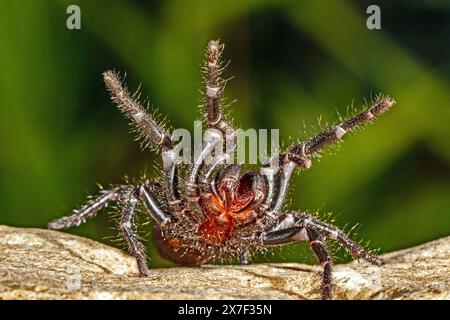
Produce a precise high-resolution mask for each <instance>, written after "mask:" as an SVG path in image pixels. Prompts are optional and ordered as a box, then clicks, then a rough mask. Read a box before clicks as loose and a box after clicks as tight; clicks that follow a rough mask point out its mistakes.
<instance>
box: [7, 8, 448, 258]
mask: <svg viewBox="0 0 450 320" xmlns="http://www.w3.org/2000/svg"><path fill="white" fill-rule="evenodd" d="M70 4H77V5H79V6H80V8H81V25H82V29H81V30H68V29H67V28H66V19H67V17H68V14H66V8H67V6H68V5H70ZM370 4H378V5H379V6H380V7H381V25H382V29H381V30H368V29H367V28H366V18H367V16H368V15H367V14H366V8H367V6H368V5H370ZM0 37H1V41H0V147H1V151H0V224H7V225H13V226H24V227H45V225H46V223H47V222H48V221H49V220H52V219H54V218H56V217H59V216H61V215H64V214H68V213H69V212H70V210H71V209H72V208H73V207H75V206H77V205H78V204H80V203H81V202H82V200H83V199H85V196H86V195H87V194H89V193H95V192H96V191H97V187H96V182H100V183H102V184H104V185H108V184H110V183H120V182H121V181H122V177H123V175H125V174H128V175H129V176H130V177H137V176H139V174H140V173H141V172H142V170H143V169H144V168H146V167H147V168H148V170H149V171H150V174H152V173H151V172H152V170H153V164H154V163H155V162H156V161H158V160H159V157H157V156H155V155H153V154H152V153H151V152H149V151H140V149H139V145H138V144H137V143H135V142H134V141H133V138H134V137H133V136H132V135H130V134H129V131H130V129H129V127H128V125H127V121H126V120H124V119H123V118H122V116H121V115H120V114H119V112H118V111H117V110H116V109H115V107H114V106H113V104H112V103H111V102H110V100H109V97H108V95H107V93H106V91H105V90H104V87H103V83H102V81H101V73H102V72H103V71H104V70H106V69H111V68H114V69H116V70H118V71H126V72H127V81H128V84H129V87H130V88H135V87H137V86H138V84H139V83H141V82H142V87H141V89H142V92H143V93H144V95H148V96H149V98H150V101H151V103H152V105H153V106H155V107H157V108H158V109H159V110H160V113H161V114H163V115H167V117H168V119H169V120H170V124H171V125H172V126H173V127H176V128H189V129H190V128H192V127H193V121H194V120H196V119H198V118H199V114H198V113H197V111H198V108H197V106H198V105H199V101H200V93H199V89H200V86H201V84H200V81H201V76H200V73H199V65H200V63H201V61H202V58H203V50H204V47H205V45H206V44H207V42H208V40H209V39H215V38H220V39H221V40H222V41H223V42H225V43H226V48H225V54H224V55H225V59H231V65H230V67H229V68H228V69H227V71H226V73H225V75H226V76H230V77H231V76H235V78H234V79H233V80H232V81H230V82H229V83H228V85H227V92H226V96H227V97H228V98H229V99H230V100H233V99H237V100H238V101H237V102H236V103H234V104H233V106H232V109H231V110H230V111H231V114H232V115H233V117H234V119H235V122H236V124H237V125H239V126H240V127H242V128H244V129H246V128H279V129H280V135H281V138H283V139H284V140H287V141H289V140H288V139H289V137H299V136H301V135H303V132H304V129H305V128H306V131H307V132H308V133H312V132H314V130H313V129H311V126H316V127H317V118H318V117H319V116H321V117H322V123H325V122H326V121H328V122H333V121H334V120H336V119H337V113H336V111H340V112H341V113H344V114H345V112H346V108H347V106H348V105H349V104H351V103H352V102H353V103H354V105H355V106H359V105H361V104H362V103H363V102H364V100H363V98H368V99H370V97H371V95H374V94H375V93H378V92H384V93H387V94H390V95H391V96H392V97H394V98H395V99H396V101H397V105H396V106H395V108H394V109H393V110H392V112H390V113H389V114H388V115H386V116H385V117H383V118H382V119H380V120H379V121H377V122H376V123H375V124H374V125H373V126H370V127H369V128H367V129H366V130H362V131H360V132H359V133H358V134H357V135H353V136H349V137H347V139H346V142H345V143H343V144H342V145H341V147H340V148H339V150H333V152H329V153H328V154H327V155H326V156H325V157H324V158H322V159H321V160H320V162H317V161H316V162H315V163H314V164H313V167H312V169H311V170H310V171H308V172H302V173H300V174H298V175H296V176H295V179H294V186H295V188H294V189H293V190H292V192H291V199H292V201H291V202H292V203H291V205H290V207H291V208H297V209H310V210H317V209H318V210H319V211H320V212H322V213H323V214H324V215H325V213H327V212H330V211H331V212H333V215H334V216H335V217H337V221H336V224H337V225H338V226H341V227H343V226H344V225H346V224H349V225H354V224H356V223H361V224H362V227H361V228H359V230H358V235H357V238H358V239H364V240H369V239H370V240H371V241H372V243H371V245H370V247H372V248H381V250H382V251H391V250H396V249H400V248H404V247H408V246H412V245H415V244H419V243H422V242H425V241H428V240H432V239H436V238H438V237H441V236H445V235H448V234H449V231H450V213H449V207H450V197H449V196H450V192H449V191H450V185H449V177H450V170H449V163H450V142H449V133H450V129H449V120H450V105H449V101H450V99H449V98H450V90H449V89H450V85H449V81H450V42H449V39H450V3H449V2H448V1H444V0H442V1H431V0H430V1H414V2H413V1H408V0H404V1H370V2H369V1H317V0H314V1H280V0H252V1H158V2H147V1H56V0H55V1H31V0H30V1H26V0H23V1H15V0H7V1H2V4H1V9H0ZM304 124H305V125H304ZM334 151H338V152H334ZM68 232H72V233H75V234H80V235H84V236H87V237H90V238H94V239H98V240H100V241H102V242H105V243H109V244H113V245H114V239H116V234H117V232H116V230H115V228H114V222H112V221H111V220H110V219H109V216H108V215H107V214H104V215H99V216H98V217H97V218H96V219H94V220H91V221H90V222H89V223H87V224H86V225H84V226H82V227H80V228H78V229H73V230H70V231H68ZM149 250H150V256H151V257H152V259H153V260H154V263H153V266H166V265H168V264H167V263H166V262H164V261H162V260H161V259H160V258H159V257H158V256H157V253H156V252H155V250H154V248H153V247H152V246H151V241H149ZM305 250H306V247H305V246H304V245H302V244H298V245H294V246H291V247H289V248H286V249H284V250H282V251H281V252H279V251H276V252H275V253H274V254H273V255H267V256H265V257H260V258H259V259H258V261H267V260H271V261H308V262H311V261H312V260H311V256H310V255H305V252H306V251H305ZM338 257H340V258H341V259H339V260H341V261H342V260H345V259H348V258H346V257H342V255H338Z"/></svg>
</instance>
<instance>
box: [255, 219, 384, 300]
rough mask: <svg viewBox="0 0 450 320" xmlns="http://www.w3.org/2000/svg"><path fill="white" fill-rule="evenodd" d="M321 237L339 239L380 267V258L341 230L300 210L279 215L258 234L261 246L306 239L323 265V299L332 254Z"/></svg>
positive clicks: (328, 292) (356, 254)
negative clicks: (269, 226)
mask: <svg viewBox="0 0 450 320" xmlns="http://www.w3.org/2000/svg"><path fill="white" fill-rule="evenodd" d="M323 238H329V239H332V240H337V241H339V242H340V243H341V244H342V245H344V246H345V248H346V249H347V250H348V251H349V252H350V253H351V254H352V255H353V256H354V257H356V258H362V259H364V260H367V261H369V262H370V263H372V264H374V265H377V266H381V265H382V264H383V261H382V260H381V259H380V258H379V257H377V256H375V255H373V254H371V253H369V252H367V251H366V250H364V249H363V248H361V247H360V246H359V245H358V244H356V243H355V242H353V241H352V240H351V239H350V238H348V236H347V235H346V234H345V233H344V232H343V231H341V230H339V229H337V228H335V227H333V226H331V225H329V224H326V223H324V222H321V221H319V220H317V219H316V218H314V217H313V216H311V215H310V214H307V213H303V212H294V213H288V214H286V215H284V216H282V217H280V218H279V220H278V221H277V222H276V224H274V226H273V227H272V229H271V230H270V231H268V232H263V233H262V234H261V235H260V240H261V244H262V245H266V246H272V245H284V244H289V243H293V242H298V241H309V243H310V246H311V249H312V250H313V252H314V254H315V256H316V257H317V259H318V260H319V262H320V264H321V265H322V267H323V280H322V298H323V299H329V298H330V297H331V286H332V284H331V257H330V255H329V253H328V251H327V249H326V247H325V244H324V242H323Z"/></svg>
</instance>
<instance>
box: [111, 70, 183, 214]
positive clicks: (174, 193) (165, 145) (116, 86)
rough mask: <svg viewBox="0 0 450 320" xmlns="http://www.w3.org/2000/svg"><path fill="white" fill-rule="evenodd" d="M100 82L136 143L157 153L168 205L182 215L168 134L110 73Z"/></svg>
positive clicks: (176, 175)
mask: <svg viewBox="0 0 450 320" xmlns="http://www.w3.org/2000/svg"><path fill="white" fill-rule="evenodd" d="M103 80H104V82H105V85H106V88H107V89H108V91H109V93H110V94H111V99H112V100H113V101H114V102H115V103H116V104H117V107H118V108H119V110H120V111H121V112H122V113H123V114H125V116H126V117H127V118H128V119H130V120H131V122H132V124H133V126H134V128H135V129H136V131H137V133H138V139H140V140H142V146H143V147H144V148H145V147H147V146H149V145H152V146H153V147H155V148H156V149H159V150H160V151H161V157H162V162H163V169H164V176H165V189H166V194H167V199H168V202H169V205H170V206H171V207H172V208H173V209H174V211H175V212H177V213H181V212H183V208H182V206H181V199H180V194H179V190H178V168H177V163H176V157H175V152H174V151H173V143H172V140H171V138H170V136H169V134H168V133H167V132H166V130H165V129H164V127H163V126H162V124H160V123H157V121H156V120H155V119H154V117H153V116H151V115H150V114H148V112H147V111H146V109H145V108H144V107H143V106H141V104H140V103H139V101H138V98H137V97H135V95H133V96H131V95H130V94H129V93H128V90H127V89H126V88H125V87H124V86H123V85H122V81H121V80H120V78H119V75H118V74H116V73H115V72H113V71H106V72H105V73H103Z"/></svg>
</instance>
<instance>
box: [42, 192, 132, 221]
mask: <svg viewBox="0 0 450 320" xmlns="http://www.w3.org/2000/svg"><path fill="white" fill-rule="evenodd" d="M124 191H125V189H124V188H123V187H117V188H114V189H110V190H102V191H101V193H100V195H99V196H97V197H95V198H93V199H91V200H89V201H88V202H87V203H86V204H85V205H83V206H82V207H81V208H80V209H77V210H74V211H73V214H72V215H70V216H67V217H63V218H60V219H56V220H54V221H52V222H50V223H49V224H48V225H47V227H48V228H49V229H52V230H62V229H68V228H72V227H77V226H79V225H80V224H82V223H85V222H86V221H87V220H88V219H90V218H93V217H95V216H96V215H97V213H98V212H99V211H100V210H102V209H104V208H106V207H107V206H108V204H110V203H112V202H116V201H118V200H119V199H120V197H121V195H122V194H123V192H124Z"/></svg>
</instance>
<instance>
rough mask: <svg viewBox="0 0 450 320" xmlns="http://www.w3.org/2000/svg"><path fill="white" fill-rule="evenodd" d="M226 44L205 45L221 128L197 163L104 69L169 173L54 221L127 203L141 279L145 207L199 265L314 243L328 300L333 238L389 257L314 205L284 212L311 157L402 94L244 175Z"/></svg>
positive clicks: (211, 108)
mask: <svg viewBox="0 0 450 320" xmlns="http://www.w3.org/2000/svg"><path fill="white" fill-rule="evenodd" d="M222 50H223V45H222V44H220V43H219V42H218V41H210V42H209V44H208V46H207V49H206V55H205V56H206V57H205V62H204V65H203V73H204V88H203V93H204V97H203V102H204V103H203V104H204V120H205V121H204V122H205V124H206V126H207V127H208V128H209V129H212V130H208V131H207V132H206V134H205V135H204V139H203V146H202V150H201V152H200V154H199V156H198V157H197V158H196V159H195V161H194V164H193V165H191V166H184V165H183V164H181V163H179V162H178V161H177V159H176V154H175V151H174V141H172V138H171V135H169V133H168V132H167V131H166V129H165V128H164V126H163V125H162V124H160V123H158V122H157V121H156V120H155V118H154V117H153V116H152V115H150V114H149V113H148V112H147V109H146V108H144V107H143V106H142V105H141V104H140V103H139V101H138V99H136V97H135V96H134V95H130V94H129V93H128V91H127V89H126V88H125V87H124V86H123V84H122V81H121V80H120V78H119V76H118V74H116V73H115V72H113V71H106V72H105V73H104V74H103V80H104V82H105V84H106V87H107V89H108V91H109V93H110V94H111V97H112V100H113V101H114V102H115V103H116V104H117V106H118V108H119V110H120V111H122V112H123V113H124V115H125V116H126V117H127V118H128V119H130V121H131V123H132V125H133V127H134V128H135V129H136V131H137V133H138V136H139V138H140V139H141V140H142V141H143V144H144V147H147V146H153V147H154V149H156V150H158V151H159V152H160V154H161V158H162V167H163V170H162V175H161V177H159V178H158V179H157V180H154V181H149V180H147V179H141V180H142V181H141V182H139V183H136V184H129V183H126V184H123V185H117V186H112V187H111V188H110V189H108V190H102V191H101V192H100V194H99V195H98V196H96V197H93V198H92V199H91V200H89V201H88V202H87V203H86V204H85V205H84V206H82V207H81V208H80V209H78V210H75V211H74V212H73V214H72V215H70V216H67V217H63V218H61V219H58V220H55V221H53V222H51V223H49V225H48V227H49V228H50V229H66V228H70V227H73V226H78V225H80V224H81V223H84V222H86V220H87V219H89V218H92V217H94V216H95V215H96V214H97V213H98V212H99V211H100V210H102V209H104V208H105V207H106V206H108V204H110V203H113V202H115V203H118V204H119V208H120V213H121V218H120V220H119V230H120V233H121V235H122V236H123V237H124V239H125V240H126V243H127V245H128V247H129V250H130V253H131V254H132V255H133V256H134V257H135V258H136V260H137V264H138V267H139V271H140V275H141V276H148V274H149V271H148V266H147V257H146V253H145V249H144V246H143V245H142V243H141V241H140V239H139V237H138V233H137V230H136V225H135V222H136V219H135V218H136V214H137V213H138V212H145V213H146V214H148V215H149V216H150V217H151V218H152V219H153V220H154V222H155V224H154V232H153V234H154V241H155V244H156V246H157V247H158V249H159V252H160V254H161V255H162V256H163V257H165V258H167V259H169V260H171V261H173V262H175V263H177V264H179V265H185V266H199V265H202V264H204V263H207V262H208V261H211V260H213V259H219V260H224V261H228V260H229V259H230V258H232V257H240V259H241V263H248V262H249V257H250V253H251V252H254V251H255V250H258V249H262V248H266V247H268V246H280V245H285V244H290V243H294V242H298V241H307V242H309V244H310V246H311V249H312V251H313V252H314V254H315V256H316V257H317V260H318V261H319V262H320V264H321V265H322V267H323V281H322V287H321V295H322V298H323V299H329V298H331V293H332V290H331V287H332V277H331V267H332V259H331V256H330V254H329V253H328V251H327V248H326V245H325V240H326V239H331V240H336V241H338V242H339V243H340V244H341V245H343V246H344V247H345V248H346V249H347V250H348V251H349V252H350V253H351V254H352V255H353V256H354V257H355V258H362V259H364V260H367V261H369V262H370V263H372V264H375V265H378V266H380V265H382V263H383V262H382V261H381V259H380V258H378V257H377V256H375V255H373V254H371V253H369V252H368V251H366V250H364V249H363V248H362V247H360V246H359V245H358V244H356V243H355V242H353V241H352V240H351V239H350V238H349V237H348V236H347V235H346V234H345V233H344V232H342V231H341V230H339V229H337V228H336V227H334V226H332V225H330V224H328V223H325V222H322V221H320V220H319V219H318V218H317V217H316V216H315V215H313V214H311V213H308V212H305V211H293V212H285V211H283V209H284V204H285V200H286V195H287V192H288V189H289V181H290V179H291V176H292V174H293V172H294V171H295V170H296V169H300V170H307V169H309V168H310V167H311V163H312V159H313V158H314V157H316V156H318V155H319V153H320V152H321V151H322V150H323V149H324V148H325V147H327V146H329V145H330V144H333V143H336V142H339V141H340V140H341V139H342V138H343V137H344V136H345V135H346V134H347V133H348V132H351V131H354V129H356V128H358V127H361V126H363V125H366V124H368V123H371V122H372V121H373V120H374V119H375V118H376V117H377V116H378V115H380V114H382V113H384V112H386V111H388V110H389V109H390V108H391V107H392V106H393V105H394V103H395V101H394V100H393V99H391V98H389V97H384V96H379V97H378V98H377V99H376V101H374V102H373V103H372V104H371V105H368V106H366V107H365V108H363V110H362V111H361V112H359V113H357V114H355V115H353V116H352V117H349V118H348V119H341V120H340V122H339V123H336V124H335V125H333V126H332V127H330V128H328V129H326V130H324V131H322V132H320V133H318V134H317V135H315V136H313V137H312V138H310V139H305V140H303V141H300V142H299V143H297V144H296V145H294V146H293V147H291V148H289V149H287V150H285V151H284V152H282V153H281V154H279V155H277V156H275V157H273V158H272V159H271V161H268V163H267V164H265V165H263V166H262V167H261V168H260V170H259V171H248V172H243V167H242V166H241V165H238V164H228V163H229V162H228V160H229V159H230V157H233V148H234V144H235V132H236V130H235V128H234V127H233V126H232V125H231V123H230V122H229V121H228V120H227V119H226V117H225V116H224V115H223V112H222V96H223V90H224V84H225V81H224V80H223V79H222V77H221V73H222V71H223V65H222V63H221V59H220V58H221V54H222ZM224 138H225V139H224ZM218 144H222V147H223V148H224V149H226V150H228V151H227V152H226V153H224V154H223V155H221V156H218V157H216V158H215V161H213V162H208V163H207V162H206V161H205V159H206V158H207V157H208V156H211V154H212V153H213V150H215V148H216V147H217V146H218ZM225 147H227V148H225ZM230 150H231V152H229V151H230ZM180 169H183V170H180ZM181 173H182V174H181Z"/></svg>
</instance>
